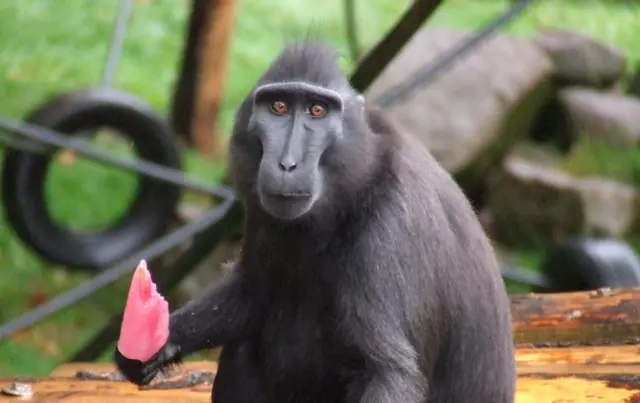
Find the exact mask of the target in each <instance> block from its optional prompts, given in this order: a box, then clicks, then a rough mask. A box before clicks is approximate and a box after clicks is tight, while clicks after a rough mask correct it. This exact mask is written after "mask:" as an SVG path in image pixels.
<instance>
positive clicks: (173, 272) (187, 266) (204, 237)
mask: <svg viewBox="0 0 640 403" xmlns="http://www.w3.org/2000/svg"><path fill="white" fill-rule="evenodd" d="M242 216H243V210H242V205H241V204H240V203H239V202H236V203H235V204H234V205H233V206H232V207H231V209H230V210H229V211H228V212H227V214H226V215H225V216H224V217H223V218H222V219H221V220H220V221H218V222H217V223H215V224H214V225H213V226H211V227H210V228H209V229H207V230H206V231H205V232H203V233H202V234H200V235H198V236H197V237H196V239H195V241H194V243H193V246H191V247H190V248H189V250H187V251H186V252H184V254H182V255H181V256H180V257H179V258H178V259H177V260H176V261H175V262H174V263H173V264H172V265H171V266H170V267H168V268H167V269H166V270H164V271H162V272H159V273H158V274H157V275H156V276H155V277H156V284H157V285H158V290H159V291H160V292H161V293H162V294H164V295H169V293H170V292H171V291H172V290H173V289H174V288H175V287H177V286H178V284H180V282H181V281H182V280H183V279H184V278H185V277H187V276H188V275H189V274H190V273H191V272H192V271H193V269H195V267H196V266H198V265H199V264H200V263H201V262H202V261H203V260H204V259H205V258H206V257H207V256H208V255H209V254H210V253H211V251H212V250H213V248H214V247H215V246H216V245H217V244H218V243H219V242H222V241H223V240H224V239H225V238H227V237H229V236H233V235H235V233H237V232H241V231H242V225H241V224H242ZM121 323H122V313H119V314H117V315H114V316H113V317H112V318H111V319H110V320H109V323H108V324H107V325H106V326H105V327H104V328H103V329H102V330H100V331H99V332H98V333H97V334H96V335H95V336H94V337H93V338H92V339H91V340H90V341H89V342H88V343H86V344H85V345H84V347H83V348H82V350H80V351H79V352H77V353H75V354H74V355H73V356H72V357H71V359H70V360H69V362H86V361H94V360H96V359H97V358H98V357H100V355H102V353H103V352H104V351H105V350H106V349H107V348H109V346H110V345H111V343H113V342H114V341H115V340H116V339H117V338H118V333H119V331H120V325H121Z"/></svg>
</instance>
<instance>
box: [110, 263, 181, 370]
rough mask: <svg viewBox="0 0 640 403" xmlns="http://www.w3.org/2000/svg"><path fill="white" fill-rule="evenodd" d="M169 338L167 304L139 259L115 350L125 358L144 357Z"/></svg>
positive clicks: (149, 355) (150, 354) (157, 349)
mask: <svg viewBox="0 0 640 403" xmlns="http://www.w3.org/2000/svg"><path fill="white" fill-rule="evenodd" d="M168 338H169V304H168V303H167V301H165V299H164V297H163V296H162V295H160V294H159V293H158V291H157V290H156V285H155V284H154V283H153V281H152V280H151V273H149V270H147V263H146V262H145V261H144V260H141V261H140V263H139V264H138V267H137V268H136V271H135V273H133V279H132V280H131V287H130V288H129V296H128V297H127V303H126V305H125V308H124V315H123V318H122V326H121V327H120V338H119V339H118V350H119V351H120V353H121V354H122V355H124V356H125V357H127V358H130V359H135V360H139V361H143V362H144V361H147V360H148V359H149V358H151V357H152V356H153V355H154V354H155V353H157V352H158V351H159V350H160V348H162V346H164V344H165V343H166V342H167V339H168Z"/></svg>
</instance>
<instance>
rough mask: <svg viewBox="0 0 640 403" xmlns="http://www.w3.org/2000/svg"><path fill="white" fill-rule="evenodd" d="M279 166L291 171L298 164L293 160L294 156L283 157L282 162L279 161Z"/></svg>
mask: <svg viewBox="0 0 640 403" xmlns="http://www.w3.org/2000/svg"><path fill="white" fill-rule="evenodd" d="M278 166H279V167H280V169H281V170H283V171H285V172H291V171H294V170H295V169H296V167H297V166H298V164H297V163H296V162H295V161H294V160H293V158H291V157H284V158H283V159H281V160H280V163H278Z"/></svg>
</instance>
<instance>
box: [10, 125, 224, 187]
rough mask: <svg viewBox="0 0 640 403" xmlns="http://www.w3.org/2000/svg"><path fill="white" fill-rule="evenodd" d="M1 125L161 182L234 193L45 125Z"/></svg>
mask: <svg viewBox="0 0 640 403" xmlns="http://www.w3.org/2000/svg"><path fill="white" fill-rule="evenodd" d="M0 129H5V130H8V131H11V132H17V133H19V134H21V135H23V136H25V137H28V138H30V139H33V140H36V141H38V142H40V143H45V144H49V145H52V146H55V147H61V148H69V149H72V150H74V151H76V152H78V153H79V154H82V155H84V156H87V157H90V158H92V159H94V160H97V161H100V162H103V163H106V164H109V165H113V166H116V167H119V168H122V169H125V170H128V171H134V172H137V173H142V174H144V175H146V176H149V177H152V178H155V179H159V180H161V181H164V182H169V183H173V184H176V185H179V186H185V187H188V188H191V189H192V190H196V191H199V192H202V193H207V194H210V195H213V196H217V197H221V198H225V199H228V198H231V197H234V192H233V191H232V190H231V189H229V188H226V187H222V186H221V187H212V186H210V185H207V184H204V183H202V182H199V181H196V180H193V179H190V178H187V177H185V175H184V174H183V173H182V171H178V170H175V169H172V168H168V167H165V166H163V165H159V164H156V163H153V162H149V161H144V160H142V161H129V160H126V159H123V158H120V157H117V156H114V155H112V154H109V153H107V152H105V151H103V150H101V149H99V148H97V147H95V146H93V145H91V144H90V143H88V142H86V141H85V140H83V139H79V138H70V137H69V136H65V135H62V134H59V133H57V132H55V131H53V130H50V129H48V128H44V127H39V126H35V125H32V124H28V123H25V122H23V123H21V124H17V123H12V122H10V121H8V120H5V119H0Z"/></svg>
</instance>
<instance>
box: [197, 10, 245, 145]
mask: <svg viewBox="0 0 640 403" xmlns="http://www.w3.org/2000/svg"><path fill="white" fill-rule="evenodd" d="M211 1H212V3H213V4H212V5H211V13H212V16H211V18H210V19H209V21H208V23H207V30H206V33H205V34H204V37H203V38H202V43H201V49H200V58H199V66H198V78H197V81H196V82H197V85H196V94H195V104H194V111H193V120H192V122H191V130H192V133H193V140H194V143H195V146H196V148H197V149H198V150H199V151H200V152H201V153H203V154H205V155H210V156H219V155H220V153H221V152H222V140H221V138H220V133H219V131H218V126H217V119H218V111H219V109H220V103H221V101H222V97H223V93H224V82H225V77H226V72H227V59H228V48H229V40H230V37H231V32H232V30H233V25H234V21H235V0H211Z"/></svg>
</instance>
